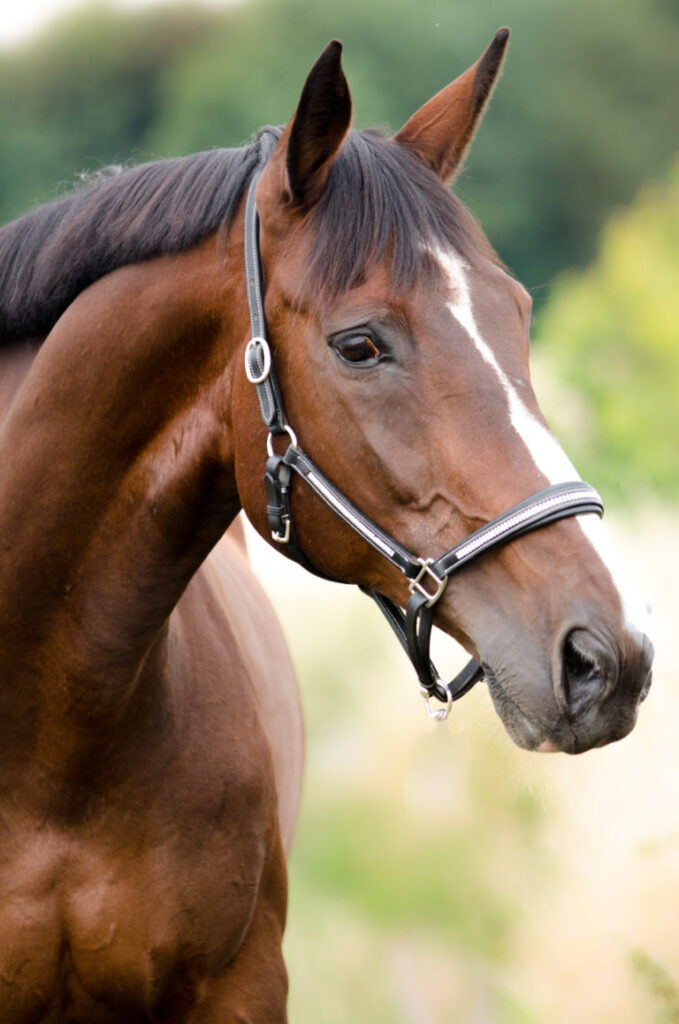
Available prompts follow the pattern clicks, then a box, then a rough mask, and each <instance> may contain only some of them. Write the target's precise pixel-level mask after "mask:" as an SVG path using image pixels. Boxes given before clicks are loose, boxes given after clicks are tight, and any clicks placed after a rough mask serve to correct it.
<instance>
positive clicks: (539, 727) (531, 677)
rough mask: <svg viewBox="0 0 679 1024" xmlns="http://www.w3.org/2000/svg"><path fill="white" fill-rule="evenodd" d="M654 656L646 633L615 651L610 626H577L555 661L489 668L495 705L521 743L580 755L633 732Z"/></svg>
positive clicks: (564, 637)
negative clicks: (517, 667) (513, 669)
mask: <svg viewBox="0 0 679 1024" xmlns="http://www.w3.org/2000/svg"><path fill="white" fill-rule="evenodd" d="M536 661H537V659H536ZM652 662H653V646H652V644H651V643H650V641H649V640H648V638H647V637H646V636H642V635H635V636H634V637H632V636H627V637H625V642H624V644H622V645H620V648H619V649H616V646H615V645H613V644H612V643H610V642H609V641H608V640H607V639H606V638H605V637H604V635H603V632H600V631H598V630H596V629H594V628H592V629H590V628H582V627H577V628H571V629H568V630H566V631H564V632H563V633H562V635H561V636H560V637H559V639H558V640H557V643H556V645H555V653H554V657H553V659H552V664H551V666H547V665H544V664H543V665H539V664H535V665H533V666H530V664H529V659H528V658H524V659H522V666H521V671H520V674H517V673H515V672H511V673H510V672H508V671H507V668H506V666H504V667H503V668H501V669H497V668H496V669H493V668H492V667H491V666H489V665H484V668H485V675H486V680H487V682H488V689H489V692H490V695H491V698H492V700H493V704H494V705H495V709H496V711H497V712H498V715H499V716H500V718H501V719H502V722H503V724H504V726H505V728H506V730H507V732H508V733H509V735H510V737H511V738H512V740H513V741H514V742H515V743H516V744H517V745H518V746H520V747H523V748H524V749H527V750H537V751H540V752H555V751H563V752H565V753H569V754H579V753H582V752H584V751H586V750H590V749H592V748H593V747H602V746H605V745H606V744H608V743H613V742H615V741H616V740H620V739H622V738H623V737H624V736H626V735H627V734H628V733H629V732H631V730H632V729H633V727H634V724H635V722H636V719H637V714H638V710H639V705H640V704H641V702H642V701H643V700H644V699H645V698H646V696H647V695H648V692H649V689H650V686H651V680H652V672H651V665H652ZM541 676H542V681H540V677H541Z"/></svg>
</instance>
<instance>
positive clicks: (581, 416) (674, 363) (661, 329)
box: [536, 161, 679, 502]
mask: <svg viewBox="0 0 679 1024" xmlns="http://www.w3.org/2000/svg"><path fill="white" fill-rule="evenodd" d="M678 281H679V161H677V163H676V164H675V166H674V168H673V170H672V172H671V174H670V176H669V178H668V180H667V181H666V182H665V183H664V184H656V185H648V186H646V187H645V188H644V189H642V190H641V192H640V193H639V195H638V196H637V198H636V199H635V201H634V203H633V204H632V205H631V206H630V207H628V208H627V209H625V210H621V211H618V212H617V213H615V214H614V215H613V216H612V217H611V219H610V221H609V222H608V223H607V225H606V227H605V229H604V231H603V233H602V236H601V240H600V245H599V253H598V256H597V259H596V261H595V262H594V263H593V264H592V265H591V266H590V267H588V268H587V269H586V270H583V271H569V272H566V273H564V274H562V275H561V276H560V277H558V278H557V280H556V282H555V283H554V285H553V289H552V292H551V297H550V301H549V303H548V305H547V306H546V307H545V309H544V310H543V311H542V313H541V315H540V317H539V320H538V327H537V332H536V333H537V335H538V336H539V338H540V341H541V342H542V346H541V350H540V356H541V357H544V358H546V359H547V361H548V364H549V371H550V376H552V377H557V378H558V379H559V380H561V381H563V382H564V383H565V384H566V385H567V386H569V387H571V388H572V393H571V394H565V395H560V396H559V398H558V400H557V401H555V402H554V409H553V410H551V411H550V416H549V418H550V419H551V421H552V424H553V426H554V427H555V428H556V430H557V432H558V433H559V434H561V435H563V436H564V437H568V438H569V443H568V448H569V450H570V451H571V452H572V454H573V455H574V456H575V459H576V462H577V465H578V468H579V469H580V470H581V471H582V472H583V473H584V474H585V476H586V477H588V478H590V479H592V480H595V481H596V482H597V486H601V487H602V488H603V489H604V490H605V491H607V492H608V494H609V495H610V496H611V497H613V498H617V499H625V500H626V501H628V502H631V501H633V500H635V501H637V502H638V501H639V499H640V498H643V497H644V496H646V495H648V494H649V492H654V493H656V494H659V495H661V496H663V497H665V498H669V499H672V500H674V501H676V500H677V499H678V498H679V458H677V438H679V287H678V286H677V282H678Z"/></svg>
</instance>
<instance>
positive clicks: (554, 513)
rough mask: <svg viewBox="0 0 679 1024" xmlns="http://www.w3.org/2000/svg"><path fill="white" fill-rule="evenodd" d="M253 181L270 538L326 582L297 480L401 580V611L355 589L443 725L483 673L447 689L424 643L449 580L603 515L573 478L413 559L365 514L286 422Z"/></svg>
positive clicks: (256, 353)
mask: <svg viewBox="0 0 679 1024" xmlns="http://www.w3.org/2000/svg"><path fill="white" fill-rule="evenodd" d="M257 178H258V175H256V176H255V177H254V178H253V180H252V182H251V184H250V188H249V191H248V197H247V202H246V206H245V276H246V287H247V297H248V305H249V308H250V326H251V330H252V337H251V339H250V341H249V342H248V344H247V346H246V349H245V373H246V375H247V378H248V380H249V381H250V383H251V384H253V385H254V387H255V389H256V392H257V398H258V399H259V407H260V411H261V414H262V419H263V420H264V423H265V425H266V427H267V429H268V431H269V436H268V438H267V454H268V459H267V463H266V472H265V475H264V483H265V487H266V494H267V514H268V519H269V527H270V529H271V536H272V538H273V540H274V541H276V542H277V543H279V544H284V545H285V546H286V547H287V549H288V553H289V554H290V556H291V557H292V558H293V559H294V560H295V561H297V562H299V563H300V565H302V566H304V568H305V569H307V570H309V572H312V573H314V574H315V575H316V576H322V577H323V578H325V579H327V578H328V577H326V576H325V574H324V573H321V572H319V570H318V569H316V568H315V567H314V566H313V565H312V564H311V562H310V561H309V560H308V558H307V557H306V555H305V554H304V552H303V551H302V550H301V548H300V546H299V544H298V542H297V537H296V535H295V529H294V525H293V521H292V510H291V505H290V490H291V484H292V479H293V476H294V475H297V476H299V477H300V478H301V479H302V480H303V481H304V482H305V483H306V484H307V485H308V486H309V487H310V488H311V490H312V491H314V493H315V494H317V495H318V497H319V498H321V499H322V500H323V501H324V502H325V504H326V505H328V506H329V507H330V508H331V509H332V511H333V512H335V513H336V515H338V516H339V517H340V519H343V520H344V522H345V523H347V524H348V525H349V526H350V527H351V528H352V530H354V532H355V533H357V534H359V536H361V537H362V538H363V539H364V540H366V541H367V542H368V543H369V544H370V545H372V547H373V548H375V549H376V550H377V551H378V552H379V553H380V554H381V555H382V556H383V557H384V558H386V559H387V561H388V562H390V563H391V564H392V565H393V566H395V567H396V568H397V569H399V570H400V571H401V572H402V573H403V574H404V575H405V576H406V578H407V579H408V589H409V591H410V597H409V599H408V602H407V605H406V609H405V612H404V611H403V610H402V609H401V608H400V607H399V606H398V605H397V604H394V602H393V601H391V600H390V599H389V598H388V597H385V596H384V594H380V593H378V592H377V591H373V590H369V589H367V588H365V587H361V590H363V592H364V593H366V594H368V595H369V596H370V597H371V598H372V599H373V600H374V601H375V602H376V603H377V605H378V607H379V608H380V610H381V611H382V613H383V614H384V616H385V617H386V619H387V621H388V623H389V625H390V626H391V628H392V630H393V631H394V633H395V635H396V637H397V639H398V640H399V643H400V644H401V646H402V647H403V649H404V650H405V652H406V654H407V655H408V657H409V658H410V661H411V662H412V665H413V667H414V669H415V671H416V673H417V677H418V679H419V682H420V686H421V691H422V695H423V696H424V697H425V699H426V702H427V710H428V712H429V714H430V715H431V716H432V717H433V718H436V719H438V720H442V719H444V718H447V716H448V714H449V712H450V708H451V705H452V702H453V701H454V700H458V699H459V698H460V697H462V696H463V695H464V694H465V693H467V691H468V690H470V689H471V688H472V686H474V684H475V683H477V682H478V681H479V680H480V679H482V678H483V675H484V670H483V668H482V666H481V665H480V664H479V663H478V662H477V661H476V660H475V659H474V658H472V659H471V661H470V662H469V663H468V664H467V665H466V666H465V668H463V669H462V671H461V672H460V673H458V675H456V676H455V677H454V678H453V679H452V680H451V681H450V682H448V683H445V682H444V681H443V680H442V678H441V677H440V675H439V673H438V672H437V670H436V668H435V666H434V665H433V663H432V661H431V657H430V654H429V645H430V638H431V628H432V625H433V620H434V610H435V607H436V604H437V602H438V601H439V599H440V597H441V595H442V594H443V591H444V590H445V588H446V585H447V583H448V580H449V578H450V577H451V576H452V575H453V573H455V572H457V571H458V570H459V569H461V568H462V567H463V566H464V565H466V564H467V563H468V562H470V561H472V559H475V558H478V557H479V555H482V554H484V553H485V552H486V551H489V550H490V549H491V548H494V547H497V546H498V545H500V544H506V543H507V542H508V541H510V540H514V538H515V537H519V536H521V534H523V533H527V532H529V531H530V530H535V529H537V528H538V527H541V526H546V525H547V524H548V523H554V522H556V521H557V520H559V519H564V518H566V517H568V516H577V515H585V514H586V513H595V514H596V515H598V516H601V515H603V504H602V501H601V498H600V497H599V495H598V493H597V492H596V491H595V490H594V488H593V487H590V485H589V484H586V483H583V482H582V481H579V480H578V481H574V482H572V483H563V484H553V485H552V486H550V487H545V488H544V489H543V490H541V491H538V492H537V493H536V494H533V495H531V496H530V497H529V498H526V499H525V500H524V501H521V502H519V504H518V505H513V506H512V508H510V509H508V510H507V511H506V512H503V513H502V514H501V515H499V516H497V517H496V518H495V519H492V520H491V521H490V522H489V523H487V524H486V525H485V526H482V527H481V528H480V529H478V530H475V531H474V532H473V533H471V534H470V535H469V536H468V537H467V538H465V540H463V541H460V543H459V544H456V545H455V546H454V547H452V548H450V550H449V551H446V552H445V553H444V554H442V555H440V556H439V557H438V558H420V557H419V556H418V555H414V554H413V553H412V552H411V551H409V550H408V549H407V548H405V547H404V546H403V545H402V544H400V543H399V542H398V541H397V540H394V538H393V537H391V536H390V535H389V534H388V533H385V531H384V530H382V529H381V527H379V526H378V525H377V524H376V523H374V522H373V521H372V520H371V519H369V518H368V517H367V516H365V515H364V514H363V513H362V512H361V511H360V509H358V508H357V507H356V506H355V505H354V504H353V502H351V501H350V500H349V498H347V497H346V495H345V494H343V493H342V491H340V490H338V488H337V487H335V485H334V484H333V483H331V481H330V480H328V478H327V477H326V476H325V474H324V473H323V472H322V471H321V470H320V469H319V467H318V466H317V465H316V464H315V462H313V461H312V459H310V458H309V456H308V455H307V454H306V453H305V452H304V451H303V449H302V448H301V447H300V446H299V444H298V443H297V436H296V434H295V432H294V430H293V429H292V427H291V426H290V424H289V423H288V421H287V419H286V416H285V410H284V407H283V399H282V397H281V391H280V387H279V385H278V380H277V377H276V373H275V371H274V366H273V359H272V355H271V348H270V346H269V343H268V340H267V337H266V322H265V319H264V304H263V298H262V271H261V263H260V254H259V217H258V214H257V206H256V202H255V186H256V184H257ZM281 435H286V436H287V438H288V446H287V450H286V451H285V453H284V454H283V455H278V454H276V452H275V451H274V445H273V439H274V437H278V436H281ZM432 698H435V699H436V700H438V701H440V702H441V704H442V705H443V706H442V707H437V708H433V707H432V705H431V700H432Z"/></svg>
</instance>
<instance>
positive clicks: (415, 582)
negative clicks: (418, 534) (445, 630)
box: [408, 558, 448, 608]
mask: <svg viewBox="0 0 679 1024" xmlns="http://www.w3.org/2000/svg"><path fill="white" fill-rule="evenodd" d="M417 561H418V562H419V564H420V565H421V566H422V568H421V569H420V571H419V572H418V574H417V576H416V577H415V579H412V580H411V581H410V583H409V584H408V589H409V590H410V593H411V594H413V593H414V592H415V591H417V593H418V594H421V595H422V597H426V598H427V608H431V606H432V605H433V604H436V602H437V601H438V599H439V598H440V596H441V594H442V593H443V591H444V590H445V589H446V584H447V583H448V577H447V576H443V577H441V576H437V575H436V573H435V572H434V570H433V569H432V568H431V566H432V564H433V562H434V559H433V558H418V559H417ZM425 576H429V577H430V578H431V579H432V580H433V581H434V583H435V584H436V590H435V591H434V593H433V594H431V593H430V592H429V591H428V590H427V589H426V588H425V587H423V586H422V583H421V580H422V579H424V577H425Z"/></svg>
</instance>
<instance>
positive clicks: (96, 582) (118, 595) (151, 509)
mask: <svg viewBox="0 0 679 1024" xmlns="http://www.w3.org/2000/svg"><path fill="white" fill-rule="evenodd" d="M231 248H233V244H232V243H231V242H230V243H229V250H228V251H227V253H226V256H224V254H222V255H221V256H220V254H219V252H218V246H217V241H216V239H215V238H214V237H213V238H211V239H208V240H206V241H205V242H204V243H203V244H202V245H201V246H199V247H197V248H196V249H195V250H192V251H191V252H188V253H184V254H181V255H178V256H172V257H162V258H159V259H156V260H152V261H148V262H146V263H142V264H139V265H136V266H130V267H126V268H123V269H121V270H119V271H116V272H115V273H113V274H110V275H108V276H107V277H105V278H103V279H101V280H100V281H99V282H97V283H96V284H95V285H93V286H92V287H91V288H89V289H88V290H87V291H85V292H84V293H82V294H81V295H80V296H79V298H78V299H77V300H76V301H75V302H74V303H73V304H72V306H71V307H69V309H68V310H67V311H66V313H65V314H64V315H63V316H62V318H61V320H60V321H59V322H58V324H57V325H56V326H55V327H54V329H53V330H52V332H51V334H50V335H49V336H48V338H47V339H46V341H45V343H44V345H43V347H42V348H41V350H40V352H39V353H38V355H37V357H36V358H35V360H34V362H33V364H32V366H31V368H30V371H29V372H28V374H27V375H26V377H25V379H24V381H23V383H22V384H21V386H20V388H19V390H18V391H17V394H16V395H15V397H14V400H13V402H12V405H11V408H10V409H9V412H8V414H7V416H6V418H5V421H4V423H2V424H1V426H0V537H1V538H2V543H1V544H0V679H4V680H7V681H8V682H9V689H10V690H11V691H12V693H13V694H14V695H15V696H14V697H13V698H12V699H13V700H14V699H17V700H18V699H19V698H18V696H16V695H18V694H20V693H24V694H32V695H33V700H34V701H35V700H36V699H38V698H39V699H40V700H42V699H43V695H41V694H36V693H35V687H36V686H37V687H38V689H39V688H40V687H41V686H45V685H47V682H46V681H47V680H49V686H50V687H51V693H52V696H53V695H54V693H55V692H57V691H58V692H60V693H63V694H64V700H66V701H67V702H71V703H72V702H73V698H74V694H73V690H74V689H75V690H76V691H77V693H76V696H77V698H78V699H79V700H80V699H81V698H82V699H83V700H85V701H88V700H91V702H92V704H93V705H96V707H97V709H101V710H102V711H104V712H105V711H106V710H107V708H108V707H109V700H108V699H107V695H110V700H111V701H115V702H118V703H119V702H120V700H121V688H125V687H127V688H130V687H132V686H133V685H134V683H135V681H136V680H137V679H138V677H139V672H140V668H141V666H142V665H144V664H145V663H148V658H149V652H150V651H152V650H155V649H157V647H158V638H159V637H162V636H163V634H164V630H163V626H164V624H165V623H166V622H167V620H168V616H169V615H170V613H171V611H172V609H173V607H174V606H175V604H176V602H177V600H178V599H179V597H180V595H181V594H182V592H183V591H184V589H185V588H186V586H187V584H188V582H189V580H190V578H191V576H192V575H193V573H194V572H195V571H196V569H197V567H198V566H199V565H200V563H201V561H202V560H203V559H204V557H205V556H206V554H207V553H208V551H209V550H210V548H211V547H212V546H213V545H214V544H215V543H216V541H217V540H218V538H219V537H220V536H221V534H222V533H223V531H224V530H225V529H226V527H227V526H228V524H229V522H230V520H231V519H232V518H233V517H234V515H235V514H236V513H237V511H238V508H239V503H238V496H237V491H236V486H235V480H234V474H233V457H232V453H231V450H230V433H229V429H228V425H227V419H228V405H229V392H230V378H231V374H230V371H229V360H230V358H231V355H232V352H231V349H232V347H234V345H235V341H232V340H231V339H232V337H233V338H234V339H235V335H236V333H237V332H236V331H234V330H233V325H234V322H235V323H238V324H239V325H240V324H241V323H243V324H247V310H246V309H245V310H243V309H242V300H239V298H238V296H239V292H240V289H237V288H236V287H235V278H236V277H237V276H238V279H239V280H240V276H239V275H237V274H236V270H235V268H236V266H237V264H236V262H235V261H234V262H233V267H234V270H233V273H232V274H229V266H230V264H231V260H232V256H231ZM236 248H238V246H237V245H236ZM225 261H226V266H225ZM243 330H245V327H243ZM241 333H242V332H241ZM19 684H22V685H19ZM5 697H6V694H5Z"/></svg>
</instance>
